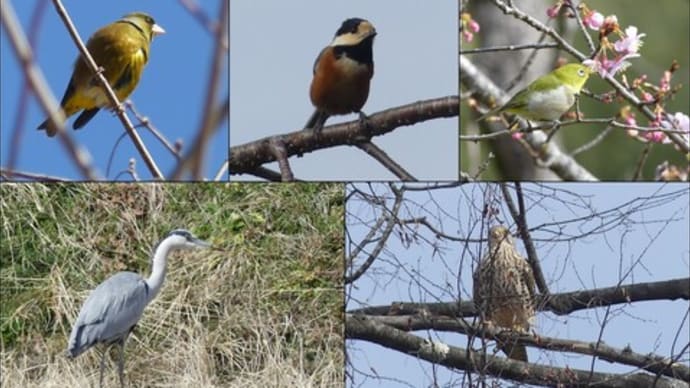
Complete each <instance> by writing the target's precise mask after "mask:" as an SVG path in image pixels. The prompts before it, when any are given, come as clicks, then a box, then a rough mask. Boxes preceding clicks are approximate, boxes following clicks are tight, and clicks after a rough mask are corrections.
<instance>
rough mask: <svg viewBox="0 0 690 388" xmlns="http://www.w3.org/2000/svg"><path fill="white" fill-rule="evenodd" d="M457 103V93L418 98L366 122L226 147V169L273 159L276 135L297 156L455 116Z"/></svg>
mask: <svg viewBox="0 0 690 388" xmlns="http://www.w3.org/2000/svg"><path fill="white" fill-rule="evenodd" d="M459 104H460V99H459V98H458V96H448V97H441V98H436V99H432V100H426V101H418V102H415V103H412V104H408V105H403V106H400V107H396V108H391V109H387V110H384V111H381V112H378V113H376V114H372V115H370V116H369V118H368V120H367V121H366V123H363V122H361V121H360V120H355V121H350V122H347V123H342V124H336V125H331V126H328V127H325V128H324V130H323V131H322V132H320V133H319V134H315V133H314V132H313V131H304V130H301V129H300V130H298V131H294V132H291V133H287V134H284V135H275V136H270V137H265V138H263V139H259V140H255V141H253V142H250V143H246V144H241V145H237V146H234V147H230V161H229V166H230V167H229V169H230V173H231V174H233V175H237V174H244V173H251V172H252V171H254V170H255V169H256V168H257V167H259V166H261V165H264V164H266V163H272V162H275V161H276V158H275V155H274V153H273V152H272V150H271V141H272V140H273V141H275V140H276V139H277V140H279V141H280V142H282V143H284V144H285V146H286V150H287V155H288V157H290V156H301V155H303V154H305V153H309V152H314V151H317V150H320V149H325V148H330V147H334V146H342V145H351V146H358V145H359V144H361V143H362V142H366V141H370V140H371V139H372V138H373V137H375V136H381V135H384V134H386V133H389V132H392V131H393V130H394V129H396V128H399V127H402V126H407V125H414V124H417V123H419V122H423V121H426V120H431V119H435V118H442V117H454V116H457V115H458V112H459V109H460V105H459Z"/></svg>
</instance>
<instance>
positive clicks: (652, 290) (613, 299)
mask: <svg viewBox="0 0 690 388" xmlns="http://www.w3.org/2000/svg"><path fill="white" fill-rule="evenodd" d="M544 299H545V298H544V297H543V296H541V298H540V301H539V302H538V305H537V308H538V310H539V311H551V312H552V313H554V314H556V315H568V314H570V313H572V312H574V311H579V310H585V309H590V308H596V307H602V306H611V305H616V304H623V303H632V302H642V301H649V300H676V299H683V300H690V278H682V279H672V280H664V281H659V282H649V283H636V284H628V285H623V286H620V287H606V288H596V289H592V290H582V291H573V292H564V293H560V294H551V295H550V296H549V297H548V299H549V301H548V302H549V303H545V302H546V301H545V300H544ZM421 311H426V312H428V313H431V314H433V315H445V316H449V317H473V316H476V315H477V313H476V310H475V308H474V302H471V301H462V302H441V303H402V302H395V303H392V304H391V305H385V306H372V307H366V308H362V309H356V310H351V311H349V312H351V313H359V314H367V315H415V314H419V313H420V312H421Z"/></svg>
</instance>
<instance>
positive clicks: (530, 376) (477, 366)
mask: <svg viewBox="0 0 690 388" xmlns="http://www.w3.org/2000/svg"><path fill="white" fill-rule="evenodd" d="M345 335H346V338H348V339H359V340H365V341H369V342H373V343H376V344H379V345H381V346H385V347H387V348H390V349H395V350H397V351H399V352H402V353H405V354H410V355H413V356H416V357H418V358H420V359H423V360H426V361H429V362H432V363H435V364H440V365H444V366H446V367H449V368H453V369H457V370H466V371H476V372H478V373H482V374H489V375H492V376H496V377H500V378H504V379H510V380H515V381H520V382H523V383H527V384H539V385H548V386H557V385H559V384H561V385H563V386H568V387H591V386H593V385H595V386H597V387H650V386H652V384H654V383H655V380H656V376H653V375H649V374H644V373H635V374H620V375H618V374H612V373H600V372H594V373H590V372H589V371H586V370H578V369H570V368H556V367H553V366H542V365H536V364H529V363H524V362H520V361H514V360H511V359H508V358H503V357H496V356H491V355H488V354H485V353H480V352H476V351H473V350H470V349H463V348H460V347H455V346H449V345H447V344H444V343H440V342H431V341H429V340H425V339H422V338H420V337H418V336H416V335H413V334H410V333H407V332H405V331H403V330H399V329H396V328H394V327H392V326H388V325H385V324H383V323H381V322H379V321H378V320H377V319H376V318H372V317H366V316H364V315H352V314H347V315H346V317H345ZM680 386H685V383H684V382H682V381H680V380H675V379H669V378H666V377H662V378H659V379H658V381H656V387H658V388H661V387H680Z"/></svg>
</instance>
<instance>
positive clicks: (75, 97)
mask: <svg viewBox="0 0 690 388" xmlns="http://www.w3.org/2000/svg"><path fill="white" fill-rule="evenodd" d="M164 33H165V30H163V29H162V28H161V27H160V26H159V25H157V24H156V22H155V21H154V20H153V18H152V17H151V16H149V15H147V14H145V13H142V12H134V13H130V14H128V15H125V16H123V17H122V19H120V20H118V21H116V22H114V23H112V24H108V25H107V26H105V27H103V28H101V29H100V30H98V31H96V32H95V33H94V34H93V35H92V36H91V38H89V41H88V42H87V43H86V48H87V49H88V50H89V53H90V54H91V56H92V57H93V60H94V61H95V62H96V64H97V65H98V66H100V67H102V68H103V75H104V76H105V79H106V80H108V83H109V84H110V86H111V87H112V88H113V91H114V92H115V95H116V96H117V98H118V99H119V100H120V101H122V100H124V99H126V98H127V97H128V96H129V95H130V94H131V93H132V91H133V90H134V88H135V87H136V86H137V83H138V82H139V78H140V77H141V73H142V72H143V70H144V66H145V65H146V62H148V59H149V46H150V44H151V40H152V39H153V37H154V36H156V35H160V34H164ZM110 105H111V104H110V102H109V100H108V98H107V97H106V94H105V91H104V90H103V89H102V87H101V86H100V82H99V81H98V79H97V78H96V76H95V75H94V74H93V73H92V72H91V69H90V68H89V67H88V65H87V64H86V61H85V60H84V58H83V57H82V56H81V55H79V57H78V58H77V60H76V62H75V63H74V71H73V72H72V78H70V81H69V84H68V85H67V90H65V94H64V96H63V97H62V101H61V102H60V106H61V107H62V110H63V111H64V112H65V117H69V116H72V115H73V114H75V113H77V112H79V111H82V112H81V114H80V115H79V117H77V120H75V121H74V125H73V126H72V128H74V129H79V128H81V127H83V126H84V125H85V124H86V123H88V122H89V120H91V119H92V118H93V116H95V115H96V113H98V110H99V109H100V108H103V107H108V106H110ZM49 121H50V119H48V120H46V121H44V122H43V123H42V124H41V125H39V126H38V128H37V129H45V130H46V132H47V133H48V136H51V137H52V136H55V133H56V131H57V130H56V129H55V128H54V127H53V125H52V124H49Z"/></svg>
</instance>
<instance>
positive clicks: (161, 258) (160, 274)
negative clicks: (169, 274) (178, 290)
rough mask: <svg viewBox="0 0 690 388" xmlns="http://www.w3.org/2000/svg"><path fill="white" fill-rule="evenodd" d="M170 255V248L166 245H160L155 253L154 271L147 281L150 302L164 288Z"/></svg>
mask: <svg viewBox="0 0 690 388" xmlns="http://www.w3.org/2000/svg"><path fill="white" fill-rule="evenodd" d="M168 253H170V246H169V245H168V244H166V243H162V244H161V245H159V246H158V247H157V248H156V251H155V252H154V253H153V269H152V270H151V276H149V278H148V279H146V283H147V284H148V285H149V297H148V300H149V301H151V299H153V298H155V297H156V295H158V292H159V291H160V290H161V286H163V280H165V270H166V267H167V262H168Z"/></svg>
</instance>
